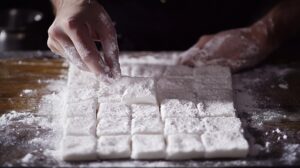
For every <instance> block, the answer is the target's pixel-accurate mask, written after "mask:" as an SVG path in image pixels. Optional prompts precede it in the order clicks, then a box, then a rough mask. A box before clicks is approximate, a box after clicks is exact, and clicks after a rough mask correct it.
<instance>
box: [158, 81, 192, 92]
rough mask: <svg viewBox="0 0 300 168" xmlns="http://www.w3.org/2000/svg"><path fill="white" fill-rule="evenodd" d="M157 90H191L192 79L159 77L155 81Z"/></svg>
mask: <svg viewBox="0 0 300 168" xmlns="http://www.w3.org/2000/svg"><path fill="white" fill-rule="evenodd" d="M157 89H158V90H159V91H171V92H172V91H181V92H187V91H193V79H186V78H160V79H159V80H158V81H157Z"/></svg>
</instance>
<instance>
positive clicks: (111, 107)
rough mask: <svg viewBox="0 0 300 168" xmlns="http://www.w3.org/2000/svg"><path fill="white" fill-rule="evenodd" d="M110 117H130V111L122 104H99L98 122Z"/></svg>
mask: <svg viewBox="0 0 300 168" xmlns="http://www.w3.org/2000/svg"><path fill="white" fill-rule="evenodd" d="M106 117H108V118H110V117H128V118H130V117H131V110H130V108H129V106H127V105H125V104H122V103H100V105H99V111H98V114H97V118H98V120H99V119H100V118H106Z"/></svg>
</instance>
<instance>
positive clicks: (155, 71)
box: [130, 64, 165, 78]
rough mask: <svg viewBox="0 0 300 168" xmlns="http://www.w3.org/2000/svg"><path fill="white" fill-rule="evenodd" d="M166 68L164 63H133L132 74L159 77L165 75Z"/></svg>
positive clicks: (134, 75)
mask: <svg viewBox="0 0 300 168" xmlns="http://www.w3.org/2000/svg"><path fill="white" fill-rule="evenodd" d="M164 70H165V66H162V65H151V64H132V65H131V75H130V76H132V77H153V78H159V77H161V76H162V75H163V73H164Z"/></svg>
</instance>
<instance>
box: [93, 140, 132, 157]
mask: <svg viewBox="0 0 300 168" xmlns="http://www.w3.org/2000/svg"><path fill="white" fill-rule="evenodd" d="M97 153H98V156H99V157H100V159H124V158H130V155H131V137H130V136H129V135H112V136H100V138H99V139H98V143H97Z"/></svg>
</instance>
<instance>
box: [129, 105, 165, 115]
mask: <svg viewBox="0 0 300 168" xmlns="http://www.w3.org/2000/svg"><path fill="white" fill-rule="evenodd" d="M131 110H132V118H145V117H148V118H160V112H159V107H158V106H157V105H150V104H132V105H131Z"/></svg>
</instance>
